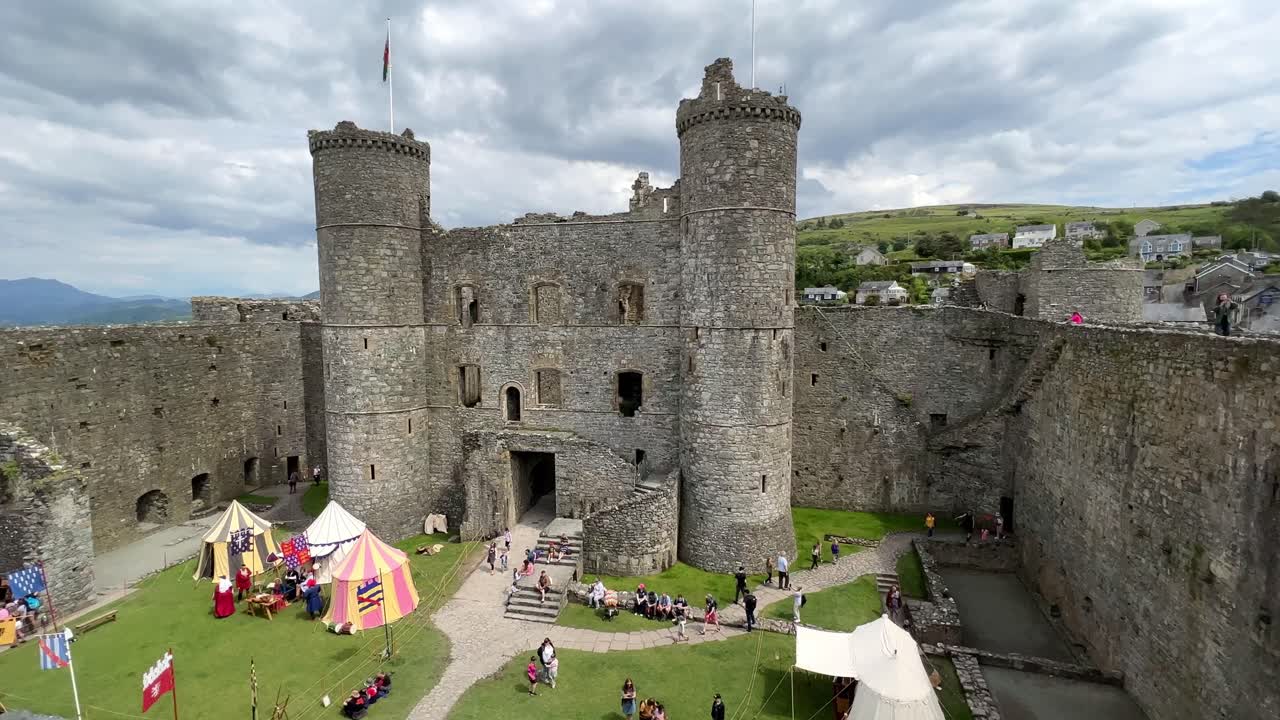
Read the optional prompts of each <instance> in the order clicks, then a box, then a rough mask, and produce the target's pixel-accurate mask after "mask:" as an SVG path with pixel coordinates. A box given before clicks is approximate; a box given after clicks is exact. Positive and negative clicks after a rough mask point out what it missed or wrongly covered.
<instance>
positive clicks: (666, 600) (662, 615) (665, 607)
mask: <svg viewBox="0 0 1280 720" xmlns="http://www.w3.org/2000/svg"><path fill="white" fill-rule="evenodd" d="M673 615H674V610H673V608H672V607H671V596H670V595H668V594H667V593H662V599H661V600H659V601H658V619H659V620H670V619H671V618H672V616H673Z"/></svg>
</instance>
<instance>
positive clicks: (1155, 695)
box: [1008, 327, 1280, 720]
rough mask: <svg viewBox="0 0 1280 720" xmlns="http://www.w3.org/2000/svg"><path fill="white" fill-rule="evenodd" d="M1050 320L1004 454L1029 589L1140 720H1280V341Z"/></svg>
mask: <svg viewBox="0 0 1280 720" xmlns="http://www.w3.org/2000/svg"><path fill="white" fill-rule="evenodd" d="M1051 332H1052V333H1053V334H1055V335H1060V336H1062V337H1064V338H1066V343H1065V348H1064V350H1063V352H1062V356H1061V357H1060V358H1059V359H1058V360H1057V362H1056V364H1055V367H1054V369H1053V370H1051V371H1050V372H1049V373H1048V374H1047V376H1046V377H1045V378H1044V380H1043V384H1042V386H1041V387H1040V389H1039V391H1038V392H1037V393H1036V394H1035V395H1034V397H1033V398H1032V399H1031V400H1029V401H1028V402H1027V403H1026V404H1025V405H1024V407H1023V408H1022V410H1021V414H1020V416H1019V418H1018V421H1019V423H1018V424H1019V425H1020V428H1021V432H1020V434H1021V435H1022V439H1021V440H1020V441H1019V442H1018V443H1016V444H1015V445H1012V446H1011V447H1010V451H1009V456H1008V462H1009V463H1010V464H1011V465H1013V466H1014V468H1015V473H1016V476H1017V489H1016V498H1015V500H1016V505H1015V508H1016V509H1015V513H1016V516H1017V518H1018V528H1017V531H1018V534H1019V537H1020V540H1019V546H1020V547H1021V548H1022V550H1023V565H1024V568H1025V570H1024V572H1025V573H1026V575H1027V579H1028V581H1029V583H1030V584H1031V585H1033V586H1034V587H1035V588H1036V589H1038V590H1039V592H1041V593H1042V594H1043V595H1044V597H1045V599H1046V600H1047V601H1048V602H1050V603H1052V604H1055V605H1057V606H1058V607H1059V608H1060V609H1061V611H1062V616H1063V619H1064V621H1065V622H1066V623H1067V625H1068V626H1069V627H1070V628H1071V629H1072V630H1074V631H1075V633H1076V634H1077V635H1078V636H1079V638H1080V639H1081V640H1082V641H1083V642H1084V643H1085V645H1086V646H1087V647H1088V649H1089V654H1090V656H1091V658H1092V659H1093V660H1094V661H1096V662H1098V663H1100V664H1101V665H1102V666H1103V667H1104V668H1108V669H1116V670H1120V671H1123V672H1124V674H1125V685H1126V687H1127V688H1128V690H1129V691H1130V692H1131V693H1133V695H1134V696H1135V697H1136V698H1137V699H1138V701H1139V702H1140V703H1141V704H1142V705H1143V706H1144V708H1145V709H1146V711H1147V713H1148V714H1149V715H1150V716H1151V717H1204V718H1208V717H1231V718H1240V719H1242V720H1249V719H1252V718H1258V719H1261V718H1274V717H1277V716H1280V690H1278V688H1280V630H1278V629H1277V627H1276V622H1275V619H1276V617H1277V613H1280V606H1278V605H1277V598H1278V597H1280V553H1276V552H1275V549H1274V545H1273V541H1274V538H1275V537H1277V534H1278V533H1280V433H1278V432H1277V415H1276V408H1278V407H1280V386H1277V385H1276V383H1275V378H1276V377H1277V376H1278V375H1280V343H1276V342H1274V341H1272V342H1267V341H1260V340H1238V339H1231V340H1225V339H1222V338H1217V337H1213V336H1205V335H1194V334H1187V333H1177V332H1159V331H1126V330H1120V329H1115V328H1093V327H1085V328H1067V327H1057V328H1053V329H1052V330H1051Z"/></svg>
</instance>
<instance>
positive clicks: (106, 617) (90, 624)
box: [75, 610, 116, 635]
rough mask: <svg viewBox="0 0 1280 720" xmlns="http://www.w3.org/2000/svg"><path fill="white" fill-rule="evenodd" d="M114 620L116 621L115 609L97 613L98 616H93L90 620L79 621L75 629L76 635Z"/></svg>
mask: <svg viewBox="0 0 1280 720" xmlns="http://www.w3.org/2000/svg"><path fill="white" fill-rule="evenodd" d="M115 621H116V611H115V610H112V611H111V612H109V613H106V614H103V615H99V616H98V617H96V618H93V619H92V620H87V621H85V622H82V623H80V624H79V625H76V626H75V631H76V634H77V635H81V634H83V633H87V632H89V631H90V630H94V629H96V628H100V627H102V626H103V625H106V624H107V623H109V622H115Z"/></svg>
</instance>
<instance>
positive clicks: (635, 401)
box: [618, 371, 644, 417]
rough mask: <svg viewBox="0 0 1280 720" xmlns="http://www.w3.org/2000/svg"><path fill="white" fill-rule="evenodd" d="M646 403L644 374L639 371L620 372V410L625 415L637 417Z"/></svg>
mask: <svg viewBox="0 0 1280 720" xmlns="http://www.w3.org/2000/svg"><path fill="white" fill-rule="evenodd" d="M643 404H644V376H643V375H641V374H640V373H638V372H634V371H625V372H620V373H618V411H619V412H621V413H622V416H623V417H635V415H636V412H637V411H638V410H640V406H641V405H643Z"/></svg>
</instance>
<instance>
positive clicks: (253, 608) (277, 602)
mask: <svg viewBox="0 0 1280 720" xmlns="http://www.w3.org/2000/svg"><path fill="white" fill-rule="evenodd" d="M281 606H283V607H288V603H286V602H284V598H280V597H277V596H274V595H268V596H266V597H260V596H259V597H251V598H249V599H248V600H246V604H245V609H244V611H245V612H247V613H249V614H250V615H257V614H258V611H259V610H261V611H262V612H264V613H266V615H267V619H268V620H271V619H272V617H271V611H272V610H276V611H279V610H281V609H283V607H281Z"/></svg>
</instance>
